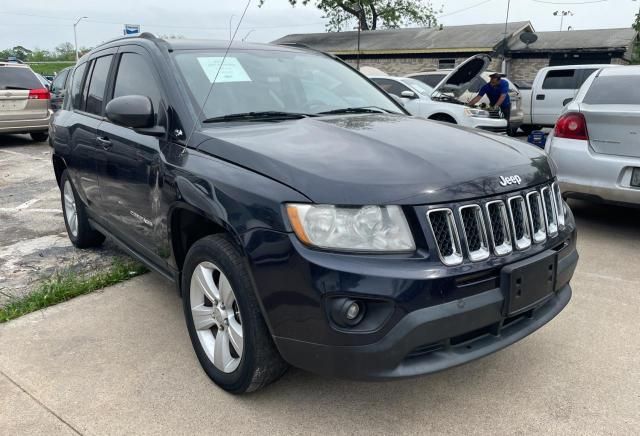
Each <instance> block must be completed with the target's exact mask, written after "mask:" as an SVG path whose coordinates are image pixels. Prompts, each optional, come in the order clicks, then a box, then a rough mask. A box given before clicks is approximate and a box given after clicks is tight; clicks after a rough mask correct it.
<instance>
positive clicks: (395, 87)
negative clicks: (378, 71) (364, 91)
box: [372, 79, 413, 97]
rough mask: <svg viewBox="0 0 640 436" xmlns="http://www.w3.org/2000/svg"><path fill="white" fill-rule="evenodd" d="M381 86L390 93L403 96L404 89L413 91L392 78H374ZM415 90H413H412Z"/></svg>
mask: <svg viewBox="0 0 640 436" xmlns="http://www.w3.org/2000/svg"><path fill="white" fill-rule="evenodd" d="M372 80H373V81H374V82H375V83H376V84H377V85H378V86H380V88H382V89H384V90H385V91H386V92H388V93H389V94H393V95H397V96H398V97H402V92H403V91H411V89H409V88H408V87H406V86H405V85H403V84H401V83H398V82H396V81H395V80H391V79H372ZM412 92H413V91H412Z"/></svg>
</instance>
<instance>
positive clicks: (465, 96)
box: [405, 69, 524, 136]
mask: <svg viewBox="0 0 640 436" xmlns="http://www.w3.org/2000/svg"><path fill="white" fill-rule="evenodd" d="M451 71H452V70H450V69H447V70H444V69H443V70H433V71H423V72H420V73H413V74H407V75H406V76H405V77H409V78H411V79H416V80H419V81H421V82H422V83H425V84H427V85H428V86H431V87H435V86H437V85H438V84H439V83H440V82H441V81H442V79H444V78H445V77H447V75H448V74H450V73H451ZM491 74H493V72H490V71H483V72H482V73H480V74H478V75H477V76H476V77H475V78H474V79H473V80H472V81H471V83H469V86H468V87H467V88H466V89H465V90H464V92H458V93H456V94H455V95H454V96H455V97H456V98H457V99H458V100H460V101H462V102H463V103H467V102H469V101H471V99H472V98H474V97H475V96H476V95H478V92H480V88H482V87H483V86H484V85H486V84H487V83H489V81H490V80H491ZM503 80H506V81H507V83H508V84H509V98H510V99H511V119H510V120H509V121H510V124H509V128H510V130H511V131H510V132H509V134H510V135H512V136H514V135H515V133H516V131H517V130H518V127H520V125H521V124H522V121H523V119H524V114H523V112H522V103H521V98H520V91H518V87H517V86H515V85H514V84H513V83H511V81H510V80H509V79H507V78H506V77H503ZM482 103H484V104H485V105H489V98H488V97H487V96H486V95H485V96H483V97H482V98H481V99H480V104H482Z"/></svg>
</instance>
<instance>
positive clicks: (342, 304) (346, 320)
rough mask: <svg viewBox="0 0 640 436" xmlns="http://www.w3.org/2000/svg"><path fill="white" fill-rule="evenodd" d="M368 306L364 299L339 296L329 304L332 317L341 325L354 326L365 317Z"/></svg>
mask: <svg viewBox="0 0 640 436" xmlns="http://www.w3.org/2000/svg"><path fill="white" fill-rule="evenodd" d="M365 309H366V306H365V304H364V303H363V302H362V301H357V300H352V299H351V298H345V297H339V298H335V299H332V300H331V302H330V305H329V310H330V314H331V318H332V319H333V321H334V322H335V323H336V324H338V325H339V326H341V327H354V326H356V325H358V324H360V322H361V321H362V320H363V319H364V315H365V311H366V310H365Z"/></svg>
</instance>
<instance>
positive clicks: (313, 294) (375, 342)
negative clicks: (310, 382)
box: [243, 211, 578, 379]
mask: <svg viewBox="0 0 640 436" xmlns="http://www.w3.org/2000/svg"><path fill="white" fill-rule="evenodd" d="M568 213H569V215H570V211H569V212H568ZM243 239H244V241H243V245H244V247H245V251H246V253H247V255H248V260H249V264H250V267H251V270H252V276H253V279H254V282H255V283H256V288H257V292H258V300H259V301H260V304H261V308H262V312H263V313H264V314H265V321H266V322H267V325H268V326H269V329H270V331H271V334H272V337H273V339H274V342H275V344H276V346H277V348H278V350H279V351H280V353H281V355H282V357H283V358H284V359H285V360H286V361H287V362H289V363H290V364H291V365H293V366H296V367H299V368H302V369H306V370H309V371H312V372H315V373H319V374H325V375H331V376H337V377H345V378H352V379H387V378H398V377H409V376H416V375H420V374H427V373H431V372H435V371H439V370H442V369H446V368H450V367H453V366H456V365H460V364H463V363H465V362H469V361H471V360H474V359H477V358H479V357H482V356H485V355H487V354H490V353H493V352H495V351H497V350H500V349H502V348H504V347H506V346H508V345H510V344H512V343H514V342H516V341H518V340H520V339H522V338H523V337H525V336H527V335H529V334H530V333H532V332H534V331H535V330H537V329H538V328H540V327H541V326H543V325H544V324H546V323H547V322H549V321H550V320H551V319H552V318H553V317H554V316H556V315H557V314H558V313H559V312H560V311H561V310H562V309H563V308H564V307H565V306H566V304H567V303H568V301H569V299H570V297H571V288H570V286H569V281H570V280H571V277H572V276H573V272H574V270H575V267H576V264H577V261H578V254H577V251H576V233H575V223H574V221H573V217H572V215H570V217H569V219H568V220H567V227H566V228H565V229H564V230H563V231H562V232H561V233H560V234H559V235H558V236H556V237H554V238H550V239H549V240H548V241H547V242H546V243H544V244H539V245H537V246H532V247H530V248H529V249H527V250H526V251H524V252H514V253H512V254H510V255H507V256H504V257H499V258H492V259H490V260H487V261H484V262H477V263H465V264H463V265H459V266H457V267H445V266H444V265H442V263H440V262H439V260H438V261H434V260H433V259H432V260H429V259H428V257H427V258H426V259H425V258H424V257H419V255H416V256H414V257H409V256H406V257H402V256H401V255H389V256H357V255H349V254H337V253H326V252H320V251H317V250H311V249H308V248H306V247H304V246H303V245H302V244H301V243H300V242H298V241H297V239H296V238H295V236H293V235H291V234H282V233H276V232H270V231H267V230H255V231H252V232H249V233H247V234H245V235H244V238H243ZM550 252H556V253H557V259H558V261H557V273H556V282H555V284H556V286H555V291H554V292H553V293H552V294H551V295H550V297H548V298H547V299H545V300H544V301H541V302H539V303H536V304H537V305H536V306H535V307H527V309H526V312H523V313H518V315H517V316H515V315H513V316H509V315H508V313H507V312H508V310H507V305H508V302H507V301H506V297H505V295H504V294H503V291H502V290H501V278H500V277H501V271H502V270H503V268H504V267H505V266H507V265H512V264H514V263H516V262H523V261H524V262H526V261H528V260H529V259H531V258H533V257H535V256H538V255H541V254H544V253H550ZM342 297H348V298H355V299H370V300H373V301H377V302H381V303H383V304H388V305H390V306H391V307H393V311H391V312H389V313H388V316H386V318H385V320H384V322H381V323H380V324H379V325H377V326H375V327H374V328H371V329H368V330H364V331H355V330H354V329H349V328H341V327H339V326H336V325H335V324H334V323H333V322H332V321H331V319H330V316H329V312H328V310H327V308H328V305H327V301H330V300H331V298H342ZM367 304H368V303H367ZM368 313H373V312H368ZM365 319H366V318H365Z"/></svg>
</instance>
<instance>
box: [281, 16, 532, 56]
mask: <svg viewBox="0 0 640 436" xmlns="http://www.w3.org/2000/svg"><path fill="white" fill-rule="evenodd" d="M504 28H505V25H504V23H494V24H474V25H467V26H445V27H443V28H442V30H441V29H440V28H439V27H418V28H409V29H385V30H375V31H363V32H361V35H360V52H361V53H371V54H375V53H378V54H383V53H429V52H433V53H437V52H474V51H491V50H493V49H494V48H495V47H496V46H497V45H498V44H500V42H502V40H503V38H504ZM522 30H533V28H532V26H531V23H530V22H528V21H519V22H513V23H508V25H507V37H511V36H512V35H513V34H515V33H518V32H520V31H522ZM357 40H358V32H357V31H349V32H328V33H326V32H325V33H304V34H293V35H287V36H285V37H283V38H280V39H277V40H275V41H273V43H274V44H282V43H298V44H304V45H306V46H308V47H311V48H314V49H316V50H321V51H326V52H330V53H335V54H349V53H356V49H357Z"/></svg>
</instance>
